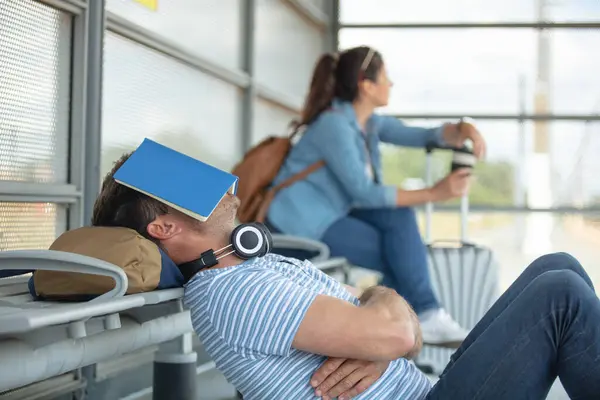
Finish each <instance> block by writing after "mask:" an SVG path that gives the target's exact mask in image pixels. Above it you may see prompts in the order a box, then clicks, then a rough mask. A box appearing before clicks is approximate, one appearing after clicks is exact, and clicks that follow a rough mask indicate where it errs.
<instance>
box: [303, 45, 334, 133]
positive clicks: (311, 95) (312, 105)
mask: <svg viewBox="0 0 600 400" xmlns="http://www.w3.org/2000/svg"><path fill="white" fill-rule="evenodd" d="M337 64H338V55H337V53H327V54H324V55H323V56H321V58H320V59H319V61H318V62H317V65H316V66H315V70H314V72H313V76H312V80H311V82H310V89H309V92H308V95H307V96H306V100H305V103H304V108H303V110H302V114H301V116H300V120H296V121H293V122H292V127H293V128H294V132H296V131H297V130H298V129H299V128H300V127H302V126H304V125H308V124H310V123H311V122H313V121H314V120H315V119H316V118H317V117H318V116H319V115H320V114H321V113H322V112H323V111H325V110H326V109H327V108H329V107H330V106H331V102H332V101H333V97H334V94H335V79H336V70H337Z"/></svg>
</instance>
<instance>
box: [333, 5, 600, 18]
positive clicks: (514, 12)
mask: <svg viewBox="0 0 600 400" xmlns="http://www.w3.org/2000/svg"><path fill="white" fill-rule="evenodd" d="M546 3H549V4H547V6H546V7H545V8H546V11H545V15H546V17H547V19H548V20H551V21H598V20H600V3H598V2H597V1H594V0H572V1H553V2H546ZM340 14H341V15H340V19H341V21H342V23H358V24H361V23H433V22H450V23H455V22H477V23H479V22H506V21H507V22H531V21H536V20H537V19H538V15H539V3H538V1H537V0H505V1H498V2H490V1H486V0H455V1H451V2H450V1H446V0H422V1H419V2H403V1H397V0H370V1H363V0H343V1H340Z"/></svg>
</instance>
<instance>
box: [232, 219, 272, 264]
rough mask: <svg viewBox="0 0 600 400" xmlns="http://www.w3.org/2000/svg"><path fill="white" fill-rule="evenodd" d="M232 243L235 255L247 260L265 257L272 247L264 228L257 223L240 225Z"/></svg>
mask: <svg viewBox="0 0 600 400" xmlns="http://www.w3.org/2000/svg"><path fill="white" fill-rule="evenodd" d="M230 242H231V246H232V247H233V251H234V252H235V254H236V255H237V256H238V257H240V258H242V259H245V260H247V259H250V258H254V257H262V256H264V255H265V254H266V253H267V251H268V250H267V249H268V248H269V247H270V244H269V243H268V238H267V236H266V235H265V230H264V228H263V227H261V226H260V225H258V224H256V223H249V224H241V225H238V226H237V227H236V228H235V229H234V230H233V232H231V238H230Z"/></svg>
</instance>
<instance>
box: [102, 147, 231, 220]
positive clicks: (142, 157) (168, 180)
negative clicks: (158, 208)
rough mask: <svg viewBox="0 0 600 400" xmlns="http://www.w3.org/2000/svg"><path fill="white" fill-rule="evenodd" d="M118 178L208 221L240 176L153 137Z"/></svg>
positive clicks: (118, 173) (116, 175)
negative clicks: (165, 144) (174, 148)
mask: <svg viewBox="0 0 600 400" xmlns="http://www.w3.org/2000/svg"><path fill="white" fill-rule="evenodd" d="M114 179H115V180H116V181H117V182H118V183H120V184H122V185H125V186H127V187H130V188H132V189H134V190H137V191H139V192H141V193H144V194H146V195H148V196H150V197H153V198H155V199H157V200H158V201H161V202H163V203H165V204H167V205H169V206H171V207H173V208H175V209H177V210H179V211H181V212H183V213H185V214H187V215H189V216H191V217H193V218H196V219H198V220H199V221H206V220H207V219H208V217H210V215H211V214H212V212H213V211H214V209H215V207H216V206H217V205H218V204H219V202H220V201H221V199H222V198H223V196H225V195H226V194H227V193H228V192H229V193H231V194H235V193H236V190H237V183H238V178H237V176H235V175H232V174H231V173H229V172H227V171H223V170H221V169H219V168H216V167H214V166H212V165H209V164H206V163H204V162H202V161H200V160H197V159H195V158H193V157H190V156H188V155H185V154H183V153H180V152H178V151H176V150H173V149H171V148H169V147H167V146H164V145H162V144H160V143H157V142H155V141H153V140H151V139H147V138H146V139H144V141H143V142H142V144H140V146H139V147H138V148H137V149H136V150H135V151H134V152H133V154H131V156H130V157H129V159H128V160H127V161H125V163H123V165H122V166H121V168H119V169H118V170H117V171H116V173H115V175H114Z"/></svg>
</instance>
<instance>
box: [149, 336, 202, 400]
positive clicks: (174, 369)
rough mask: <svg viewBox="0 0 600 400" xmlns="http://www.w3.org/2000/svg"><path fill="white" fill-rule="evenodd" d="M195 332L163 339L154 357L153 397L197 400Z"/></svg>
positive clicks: (168, 399) (157, 399) (157, 398)
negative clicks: (168, 339)
mask: <svg viewBox="0 0 600 400" xmlns="http://www.w3.org/2000/svg"><path fill="white" fill-rule="evenodd" d="M192 335H193V334H192V333H186V334H185V335H183V336H181V337H179V338H177V339H175V340H172V341H170V342H167V343H163V344H161V346H160V350H159V351H158V352H157V353H156V357H155V359H154V372H153V378H152V380H153V384H152V399H154V400H171V399H172V400H196V399H197V398H198V382H197V374H196V362H197V360H198V355H197V354H196V352H195V351H194V348H193V338H192Z"/></svg>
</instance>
